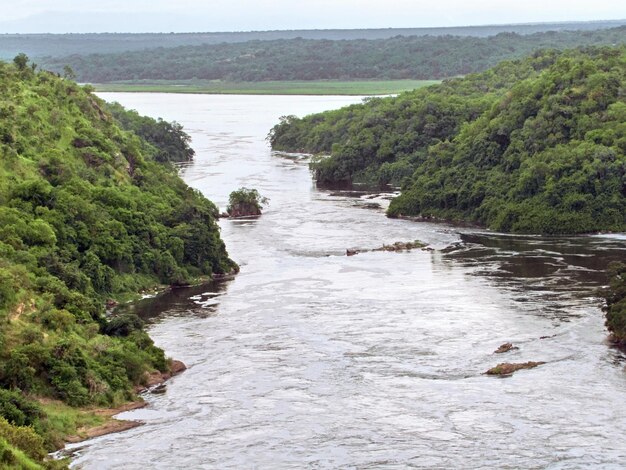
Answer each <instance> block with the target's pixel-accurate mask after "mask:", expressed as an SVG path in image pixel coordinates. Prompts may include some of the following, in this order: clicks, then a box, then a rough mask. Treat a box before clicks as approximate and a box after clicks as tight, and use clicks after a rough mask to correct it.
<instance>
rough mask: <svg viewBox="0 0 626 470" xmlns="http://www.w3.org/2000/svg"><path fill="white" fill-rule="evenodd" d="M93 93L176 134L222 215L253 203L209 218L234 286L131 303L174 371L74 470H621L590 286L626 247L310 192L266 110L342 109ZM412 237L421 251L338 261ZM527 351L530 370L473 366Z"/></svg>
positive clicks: (298, 100) (619, 427)
mask: <svg viewBox="0 0 626 470" xmlns="http://www.w3.org/2000/svg"><path fill="white" fill-rule="evenodd" d="M101 96H102V97H103V98H105V99H107V100H117V101H119V102H121V103H122V104H123V105H125V106H127V107H129V108H134V109H137V110H138V111H139V112H140V113H142V114H147V115H151V116H154V117H159V116H160V117H163V118H164V119H168V120H177V121H178V122H180V123H182V124H183V125H184V126H185V129H186V130H187V132H188V133H189V134H190V135H191V136H192V138H193V147H194V148H195V149H196V152H197V155H196V158H195V160H194V161H193V163H190V164H187V165H184V166H182V167H181V176H182V177H183V178H184V180H185V181H186V182H187V183H188V184H189V185H191V186H193V187H195V188H197V189H198V190H200V191H202V193H204V194H205V195H206V196H207V197H208V198H210V199H211V200H213V201H214V202H215V203H216V204H218V205H219V206H220V207H222V208H224V207H225V205H226V203H227V199H228V194H229V193H230V192H231V191H232V190H234V189H237V188H239V187H241V186H247V187H253V188H257V189H258V190H259V191H260V193H261V194H262V195H264V196H267V197H268V198H269V199H270V202H269V206H268V207H267V209H266V210H265V212H264V215H263V216H262V217H261V218H259V219H258V220H221V221H220V225H221V227H222V236H223V238H224V240H225V242H226V244H227V247H228V250H229V253H230V254H231V256H232V257H233V259H235V261H237V262H238V263H239V264H240V266H241V273H240V274H239V275H238V276H237V277H236V279H234V280H232V281H229V282H226V283H222V284H220V285H215V286H208V287H206V286H205V287H200V288H194V289H190V290H178V291H175V292H173V293H171V294H167V295H164V296H160V297H158V298H156V299H148V300H146V301H145V302H143V303H140V304H138V305H137V307H136V308H137V311H138V312H139V313H140V314H142V315H143V316H144V317H145V318H146V319H148V321H149V332H150V335H151V336H152V337H153V338H154V340H155V342H156V343H157V344H158V345H159V346H161V347H163V348H164V349H165V350H166V352H167V354H168V355H169V356H171V357H174V358H176V359H180V360H182V361H183V362H185V363H186V364H187V365H188V367H189V369H188V370H187V371H186V372H184V373H183V374H182V375H180V376H177V377H175V378H174V379H173V380H171V381H170V382H169V383H168V385H167V390H166V392H165V393H163V394H148V395H147V396H146V399H147V400H148V402H149V406H148V407H147V408H145V409H142V410H137V411H133V412H129V413H124V414H122V415H121V416H120V417H121V418H124V419H135V420H141V421H143V422H144V423H145V425H143V426H141V427H138V428H135V429H132V430H130V431H127V432H124V433H120V434H112V435H108V436H103V437H100V438H97V439H93V440H91V441H88V442H85V443H82V444H78V445H74V446H71V447H70V449H71V450H72V451H74V452H75V454H74V455H75V458H74V462H73V466H74V467H75V468H85V469H109V468H123V469H145V468H162V469H171V468H189V469H191V468H193V469H196V468H207V469H226V468H229V469H235V468H236V469H248V468H259V469H282V468H316V469H317V468H343V469H366V468H385V469H392V468H393V469H396V468H397V469H400V468H446V469H447V468H485V469H487V468H489V469H491V468H554V469H566V468H581V467H601V468H623V465H624V458H626V443H625V442H624V439H623V437H624V435H626V414H625V413H624V403H625V402H626V373H625V369H624V366H625V364H626V361H625V359H626V357H625V355H624V354H623V353H622V352H620V351H619V350H616V349H614V348H612V347H610V346H609V345H608V344H607V343H606V331H605V329H604V326H603V322H604V318H603V313H602V311H601V309H600V307H601V301H600V300H599V299H598V297H597V294H596V290H597V288H598V287H600V286H601V285H602V284H603V283H605V282H606V281H605V279H604V277H603V275H602V273H601V270H602V269H604V267H605V266H606V264H607V263H608V262H609V261H610V260H612V259H615V260H616V259H624V258H626V237H625V236H621V235H613V236H586V237H563V238H541V237H532V236H523V237H522V236H507V235H499V234H492V233H489V232H486V231H482V230H476V229H471V228H458V227H454V226H451V225H445V224H437V223H416V222H410V221H404V220H391V219H387V218H386V217H385V216H384V210H383V208H380V209H376V208H372V207H373V206H371V204H373V203H374V204H375V203H379V204H381V205H382V206H383V207H384V204H385V203H386V201H387V200H386V199H385V196H383V197H377V198H371V197H372V196H370V195H366V194H364V195H360V194H350V193H341V192H332V191H318V190H317V189H316V188H315V187H314V185H313V183H312V181H311V176H310V174H309V171H308V167H307V161H306V158H304V157H303V156H294V155H280V154H272V152H271V151H270V149H269V147H268V145H267V143H266V141H265V140H264V139H265V136H266V134H267V132H268V130H269V129H270V128H271V126H272V125H273V124H274V123H275V122H277V120H278V118H279V116H281V115H288V114H296V115H304V114H308V113H311V112H316V111H321V110H325V109H333V108H337V107H339V106H343V105H346V104H349V103H352V102H358V101H359V99H358V98H354V97H296V96H219V95H172V94H113V93H102V94H101ZM416 239H418V240H422V241H424V242H426V243H429V244H430V246H431V247H432V248H434V251H424V250H414V251H411V252H408V253H389V252H369V253H361V254H358V255H356V256H351V257H347V256H345V252H346V249H347V248H376V247H379V246H381V245H382V244H383V243H392V242H395V241H409V240H416ZM505 342H512V343H513V344H514V345H515V346H518V347H519V349H518V350H515V351H511V352H509V353H506V354H494V350H495V349H496V348H497V347H498V346H499V345H500V344H502V343H505ZM525 361H545V362H546V364H545V365H542V366H540V367H538V368H536V369H532V370H526V371H520V372H517V373H515V374H514V375H513V376H511V377H508V378H495V377H490V376H486V375H484V374H483V372H485V371H486V370H487V369H489V368H490V367H493V366H495V365H496V364H498V363H499V362H525Z"/></svg>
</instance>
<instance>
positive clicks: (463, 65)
mask: <svg viewBox="0 0 626 470" xmlns="http://www.w3.org/2000/svg"><path fill="white" fill-rule="evenodd" d="M625 33H626V26H622V27H619V28H613V29H605V30H597V31H558V32H555V31H548V32H540V33H535V34H530V35H521V34H516V33H512V32H503V33H500V34H497V35H495V36H490V37H486V38H485V37H463V36H451V35H439V36H395V37H391V38H385V39H349V40H329V39H303V38H294V39H277V40H254V41H247V42H242V43H221V44H204V45H195V46H179V47H169V48H164V47H159V48H153V49H146V50H141V51H126V52H119V53H112V54H90V55H70V56H65V57H54V58H51V57H49V58H46V59H41V60H40V63H42V66H43V67H44V68H47V69H49V70H52V71H55V72H58V73H63V68H64V67H65V66H67V65H69V66H71V68H72V70H74V72H75V73H76V76H77V77H78V79H79V80H80V81H82V82H92V83H107V82H114V81H137V80H194V79H199V80H224V81H235V82H238V81H243V82H246V81H252V82H259V81H272V80H278V81H281V80H363V79H378V80H382V79H392V80H397V79H427V80H429V79H438V78H448V77H454V76H458V75H466V74H469V73H473V72H479V71H483V70H486V69H487V68H489V67H492V66H494V65H496V64H497V63H498V62H500V61H502V60H505V59H514V58H521V57H524V56H526V55H528V54H530V53H532V52H533V51H535V50H537V49H540V48H558V49H565V48H571V47H578V46H590V45H612V44H623V43H624V38H625V37H626V34H625Z"/></svg>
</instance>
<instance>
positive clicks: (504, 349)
mask: <svg viewBox="0 0 626 470" xmlns="http://www.w3.org/2000/svg"><path fill="white" fill-rule="evenodd" d="M516 349H519V348H518V347H517V346H513V344H512V343H504V344H501V345H500V347H499V348H498V349H496V350H495V351H494V353H496V354H502V353H505V352H509V351H514V350H516Z"/></svg>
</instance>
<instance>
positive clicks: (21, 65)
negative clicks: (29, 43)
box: [13, 52, 29, 70]
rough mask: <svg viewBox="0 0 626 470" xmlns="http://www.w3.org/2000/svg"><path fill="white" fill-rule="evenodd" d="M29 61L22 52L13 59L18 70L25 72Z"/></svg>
mask: <svg viewBox="0 0 626 470" xmlns="http://www.w3.org/2000/svg"><path fill="white" fill-rule="evenodd" d="M28 60H29V59H28V56H27V55H26V54H24V53H23V52H20V53H19V54H18V55H16V56H15V58H14V59H13V63H14V64H15V66H16V67H17V69H18V70H24V69H25V68H26V66H27V65H28Z"/></svg>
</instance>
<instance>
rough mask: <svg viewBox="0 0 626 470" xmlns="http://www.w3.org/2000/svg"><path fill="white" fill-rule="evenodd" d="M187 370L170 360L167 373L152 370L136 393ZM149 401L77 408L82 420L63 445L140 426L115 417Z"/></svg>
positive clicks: (45, 402)
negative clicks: (107, 406) (108, 406)
mask: <svg viewBox="0 0 626 470" xmlns="http://www.w3.org/2000/svg"><path fill="white" fill-rule="evenodd" d="M185 370H187V366H186V365H185V364H184V363H182V362H181V361H177V360H173V361H172V363H171V366H170V370H169V372H158V371H156V372H153V373H151V374H150V375H149V376H148V377H147V378H146V382H145V384H144V385H142V386H138V387H136V389H135V392H136V393H138V394H140V393H143V392H147V391H149V390H155V389H158V388H159V387H162V386H163V385H164V384H165V383H166V382H167V381H168V380H169V379H171V378H172V377H174V376H176V375H179V374H181V373H182V372H184V371H185ZM42 405H44V406H46V407H56V408H59V407H64V405H63V404H62V403H60V402H56V401H53V400H42ZM147 405H148V402H146V401H144V400H143V399H142V398H141V397H139V399H137V400H135V401H130V402H127V403H124V404H122V405H119V406H114V407H110V408H92V409H89V408H88V409H82V410H80V409H79V410H76V413H78V414H81V415H83V416H82V419H78V420H76V422H77V423H79V424H77V425H76V427H75V429H74V430H73V432H72V433H71V434H69V435H67V436H64V437H63V442H64V443H65V444H75V443H78V442H83V441H86V440H88V439H93V438H95V437H100V436H104V435H107V434H113V433H117V432H122V431H127V430H129V429H133V428H136V427H138V426H141V425H142V424H143V423H142V422H141V421H128V420H122V419H117V418H115V416H117V415H119V414H120V413H124V412H127V411H133V410H137V409H140V408H144V407H146V406H147Z"/></svg>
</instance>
